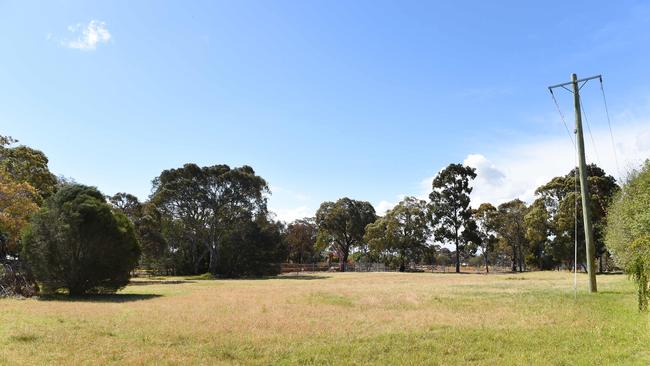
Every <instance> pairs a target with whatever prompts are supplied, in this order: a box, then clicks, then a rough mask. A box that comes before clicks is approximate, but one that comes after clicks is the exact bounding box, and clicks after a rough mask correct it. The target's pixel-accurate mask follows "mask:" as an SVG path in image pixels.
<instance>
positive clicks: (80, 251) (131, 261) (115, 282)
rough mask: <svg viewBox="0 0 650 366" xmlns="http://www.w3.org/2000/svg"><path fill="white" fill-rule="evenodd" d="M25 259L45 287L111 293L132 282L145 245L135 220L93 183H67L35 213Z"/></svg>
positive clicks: (27, 238)
mask: <svg viewBox="0 0 650 366" xmlns="http://www.w3.org/2000/svg"><path fill="white" fill-rule="evenodd" d="M22 254H23V256H22V258H23V259H25V260H26V261H27V263H28V264H29V265H30V267H31V270H32V272H33V273H34V276H35V277H36V280H37V281H38V282H39V283H41V284H42V287H43V289H44V290H45V291H57V290H60V289H67V290H68V291H69V293H70V294H71V295H80V294H84V293H111V292H115V291H117V290H118V289H119V288H121V287H124V286H125V285H126V284H127V283H128V282H129V276H130V271H132V270H133V269H134V268H135V266H136V265H137V263H138V258H139V256H140V247H139V245H138V241H137V239H136V236H135V230H134V228H133V224H131V222H130V221H129V219H128V218H127V217H126V216H125V215H124V214H122V213H119V212H117V211H115V210H113V209H112V208H111V206H109V205H108V204H107V203H106V201H105V199H104V196H103V195H102V194H101V193H100V192H99V191H98V190H97V189H96V188H93V187H87V186H83V185H78V184H74V185H67V186H64V187H63V188H61V189H60V190H59V191H58V192H57V193H56V194H55V195H54V196H52V197H50V198H49V199H48V200H47V201H46V202H45V205H44V206H43V208H42V209H41V210H40V211H39V212H38V213H37V214H36V215H34V217H33V218H32V221H31V225H30V227H29V229H28V230H27V231H26V233H25V235H24V238H23V253H22Z"/></svg>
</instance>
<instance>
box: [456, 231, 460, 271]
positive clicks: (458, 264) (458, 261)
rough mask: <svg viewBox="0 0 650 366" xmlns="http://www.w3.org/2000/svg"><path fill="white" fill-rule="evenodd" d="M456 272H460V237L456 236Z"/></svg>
mask: <svg viewBox="0 0 650 366" xmlns="http://www.w3.org/2000/svg"><path fill="white" fill-rule="evenodd" d="M456 273H460V252H459V251H458V237H456Z"/></svg>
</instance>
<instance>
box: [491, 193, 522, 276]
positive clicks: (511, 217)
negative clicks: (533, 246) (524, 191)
mask: <svg viewBox="0 0 650 366" xmlns="http://www.w3.org/2000/svg"><path fill="white" fill-rule="evenodd" d="M527 209H528V208H527V207H526V203H524V202H523V201H522V200H520V199H514V200H512V201H509V202H505V203H502V204H500V205H499V206H498V207H497V225H496V232H497V233H498V235H499V242H500V244H501V246H502V248H503V249H504V250H505V251H507V252H509V256H510V261H511V264H512V271H513V272H516V271H517V268H519V271H520V272H523V271H525V270H526V263H525V255H526V253H527V249H528V245H527V244H528V241H527V240H526V223H525V222H524V217H525V215H526V213H527Z"/></svg>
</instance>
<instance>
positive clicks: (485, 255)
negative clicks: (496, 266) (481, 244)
mask: <svg viewBox="0 0 650 366" xmlns="http://www.w3.org/2000/svg"><path fill="white" fill-rule="evenodd" d="M483 259H485V273H490V268H488V256H487V249H486V250H485V251H484V252H483Z"/></svg>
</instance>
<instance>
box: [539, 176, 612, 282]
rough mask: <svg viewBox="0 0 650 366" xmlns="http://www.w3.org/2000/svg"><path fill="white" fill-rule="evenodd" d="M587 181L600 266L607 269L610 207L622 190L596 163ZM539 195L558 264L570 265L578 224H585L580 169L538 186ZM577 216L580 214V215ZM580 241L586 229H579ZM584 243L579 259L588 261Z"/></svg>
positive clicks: (579, 226) (578, 238) (580, 225)
mask: <svg viewBox="0 0 650 366" xmlns="http://www.w3.org/2000/svg"><path fill="white" fill-rule="evenodd" d="M587 183H588V184H589V194H590V199H589V200H590V203H591V213H592V223H593V229H594V241H595V244H596V257H597V258H598V261H599V269H600V270H602V269H603V261H604V259H605V258H606V257H607V256H608V252H607V248H606V247H605V245H604V229H605V226H606V222H607V210H608V207H609V205H610V202H611V200H612V197H613V196H614V195H615V194H616V192H618V190H619V187H618V185H617V184H616V180H615V179H614V177H612V176H611V175H608V174H607V173H606V172H605V171H604V170H603V169H601V168H600V167H598V166H597V165H595V164H590V165H588V166H587ZM535 194H536V196H537V197H538V199H539V200H540V201H541V202H540V203H539V205H542V204H543V206H544V208H545V209H546V212H547V216H548V224H549V236H551V237H552V238H553V239H552V240H551V241H550V245H551V246H552V252H553V257H554V259H555V260H556V261H557V262H558V263H564V264H565V265H568V266H570V265H571V264H572V261H573V256H574V254H573V245H574V240H576V238H575V232H576V230H575V225H576V222H577V225H578V228H581V227H582V226H583V223H582V204H581V202H582V198H581V196H580V191H579V188H578V191H577V194H576V169H573V170H571V171H570V172H569V173H567V174H566V175H564V176H559V177H555V178H553V179H551V180H550V181H549V182H548V183H546V184H544V185H542V186H541V187H539V188H537V190H536V191H535ZM576 215H577V216H576ZM577 234H578V235H577V241H578V242H579V243H581V242H582V243H584V231H583V230H577ZM584 249H585V248H584V245H578V258H581V261H582V260H584V256H585V254H584Z"/></svg>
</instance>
